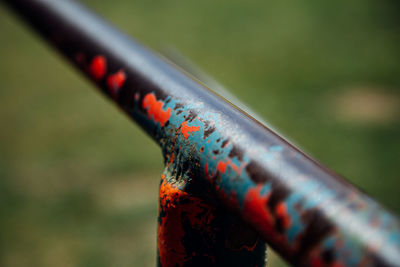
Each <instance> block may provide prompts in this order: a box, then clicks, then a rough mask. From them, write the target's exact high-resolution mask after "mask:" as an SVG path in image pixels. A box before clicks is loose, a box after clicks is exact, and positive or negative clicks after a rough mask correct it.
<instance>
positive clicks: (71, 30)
mask: <svg viewBox="0 0 400 267" xmlns="http://www.w3.org/2000/svg"><path fill="white" fill-rule="evenodd" d="M8 2H9V3H10V4H11V5H12V6H14V7H15V8H16V10H17V11H18V12H19V13H20V14H22V15H23V17H24V18H26V19H27V20H28V21H29V23H30V24H31V25H32V26H33V27H34V28H35V29H36V30H38V31H39V32H40V33H41V34H42V35H43V36H44V37H45V38H46V39H47V40H48V41H49V42H50V43H51V44H52V45H53V46H55V47H57V48H58V49H59V50H60V51H61V52H62V54H63V55H65V56H66V57H67V58H68V59H70V60H71V61H72V62H73V63H74V64H75V65H76V66H77V67H78V68H79V69H81V70H82V72H83V73H84V74H85V75H87V76H88V77H89V78H90V79H91V80H92V81H93V82H94V83H95V84H96V85H97V86H98V87H100V88H101V90H102V92H103V93H104V94H105V95H107V96H108V97H110V98H111V99H112V100H114V101H115V102H116V103H117V104H118V105H119V107H120V108H121V109H122V110H123V111H124V112H125V113H126V114H128V116H130V117H132V118H133V119H134V120H135V121H136V122H137V123H139V124H140V125H141V126H142V127H143V129H144V130H145V131H147V132H148V133H149V134H150V135H151V136H152V137H153V138H154V140H155V141H156V142H157V143H158V144H159V145H160V146H161V148H162V152H163V155H164V159H165V164H166V168H167V169H170V170H174V171H176V172H179V173H180V174H181V175H180V176H179V177H180V178H179V179H183V180H182V183H183V184H185V183H191V182H192V181H193V180H198V179H202V180H204V181H205V182H206V183H208V184H209V185H210V186H211V187H212V188H213V190H214V192H215V194H216V195H217V196H218V199H219V200H221V201H222V203H223V204H224V205H225V207H228V208H229V209H230V210H231V211H233V212H235V213H237V214H238V215H240V216H241V218H242V219H243V220H244V221H246V222H247V223H248V224H249V225H251V226H252V227H253V228H254V229H255V230H256V231H257V232H258V233H260V234H261V236H262V237H263V238H264V239H265V240H266V241H267V243H268V244H270V245H271V246H272V247H274V248H275V249H276V250H277V251H278V252H279V253H280V254H281V255H282V256H283V257H284V258H285V259H286V260H288V261H289V262H291V263H292V264H296V265H312V266H395V265H399V263H400V231H399V221H398V219H397V218H396V217H394V216H393V215H392V214H390V213H389V212H387V211H386V210H384V209H383V208H382V207H381V206H380V205H379V204H378V203H376V202H375V201H374V200H372V199H371V198H369V197H368V196H366V195H365V194H363V193H362V192H360V191H359V190H358V189H356V188H355V187H353V186H352V185H351V184H349V183H347V182H346V181H344V180H343V179H342V178H340V177H339V176H338V175H336V174H335V173H333V172H332V171H330V170H328V169H326V168H325V167H323V166H321V165H319V164H318V163H317V162H315V161H314V160H312V159H310V158H309V157H308V156H306V155H304V154H303V153H302V152H301V151H299V150H298V149H296V148H295V147H293V146H292V145H291V144H289V143H288V142H286V141H285V140H284V139H283V138H281V137H280V136H279V135H277V134H276V133H274V132H273V131H272V130H270V129H268V128H267V127H265V126H263V125H261V124H260V123H258V122H257V121H256V120H254V119H252V118H251V117H249V116H248V115H246V114H245V113H244V112H242V111H240V110H239V109H237V108H236V107H234V106H233V105H231V104H229V103H227V102H226V101H224V100H223V99H222V98H220V97H218V96H217V95H215V94H214V93H213V92H211V91H210V90H208V89H207V88H205V87H204V86H203V85H201V84H199V83H198V82H196V81H194V80H193V79H192V78H190V77H188V76H186V75H185V74H183V73H181V72H180V71H178V70H176V69H175V68H174V67H173V66H171V65H170V64H168V63H167V62H165V61H163V60H161V59H160V58H158V57H157V56H156V55H154V54H153V53H151V52H150V51H149V50H147V49H146V48H144V47H142V46H141V45H139V44H138V43H137V42H135V41H133V40H131V39H130V38H129V37H127V36H125V35H123V34H122V33H120V32H118V31H117V30H115V29H114V28H113V27H112V26H110V25H109V24H107V23H105V22H104V21H102V20H101V19H100V18H99V17H97V16H96V15H94V14H93V13H91V12H90V11H88V10H87V9H84V8H82V6H80V5H79V4H77V3H76V2H73V1H54V0H53V1H50V0H41V1H39V0H36V1H26V0H25V1H21V0H14V1H8Z"/></svg>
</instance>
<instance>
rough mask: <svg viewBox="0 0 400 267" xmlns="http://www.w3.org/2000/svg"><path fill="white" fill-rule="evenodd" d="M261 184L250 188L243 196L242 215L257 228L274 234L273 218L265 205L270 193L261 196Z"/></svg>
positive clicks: (268, 233)
mask: <svg viewBox="0 0 400 267" xmlns="http://www.w3.org/2000/svg"><path fill="white" fill-rule="evenodd" d="M261 190H262V185H257V187H254V188H250V189H249V190H248V191H247V193H246V196H245V199H244V205H243V212H244V217H245V218H248V219H249V220H250V221H252V222H253V223H254V224H255V225H256V226H257V228H258V229H263V232H267V235H271V237H272V235H273V234H274V232H275V231H274V229H273V225H274V219H273V215H272V214H271V213H270V211H269V210H268V207H267V203H268V200H269V197H270V195H271V194H270V193H268V194H267V195H265V196H263V195H261Z"/></svg>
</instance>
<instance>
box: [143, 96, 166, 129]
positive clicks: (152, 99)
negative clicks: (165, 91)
mask: <svg viewBox="0 0 400 267" xmlns="http://www.w3.org/2000/svg"><path fill="white" fill-rule="evenodd" d="M163 105H164V103H163V102H162V101H161V100H160V101H157V99H156V96H155V95H154V93H149V94H147V95H146V96H145V97H144V99H143V103H142V107H143V108H144V109H147V114H148V116H149V118H153V120H154V121H156V122H159V123H160V125H161V126H164V124H165V123H166V122H167V121H168V120H169V117H170V116H171V108H168V109H167V110H166V111H164V110H163V109H162V106H163Z"/></svg>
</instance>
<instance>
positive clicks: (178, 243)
mask: <svg viewBox="0 0 400 267" xmlns="http://www.w3.org/2000/svg"><path fill="white" fill-rule="evenodd" d="M186 178H187V177H186ZM186 178H185V177H179V176H176V175H173V174H171V172H170V171H169V170H168V169H166V171H165V172H164V173H163V174H162V176H161V183H160V199H159V218H158V246H157V249H158V251H157V252H158V257H157V258H158V259H157V260H158V265H159V266H163V267H168V266H264V265H265V263H266V245H265V242H264V240H263V239H262V238H261V236H260V235H259V234H258V233H257V232H255V231H254V230H253V229H252V228H251V227H249V226H248V225H247V224H246V223H244V222H243V221H242V220H241V219H240V218H239V217H237V216H236V215H234V214H232V213H231V212H229V211H227V210H226V209H225V208H224V207H223V206H222V204H221V203H220V202H219V201H218V199H217V198H216V196H215V194H213V193H212V190H211V188H210V187H209V186H207V184H200V183H197V182H192V181H191V180H187V179H186Z"/></svg>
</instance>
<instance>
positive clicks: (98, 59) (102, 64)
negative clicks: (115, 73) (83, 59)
mask: <svg viewBox="0 0 400 267" xmlns="http://www.w3.org/2000/svg"><path fill="white" fill-rule="evenodd" d="M106 69H107V62H106V58H105V57H104V56H95V57H94V58H93V59H92V62H91V63H90V66H89V72H90V74H91V75H92V77H93V78H95V79H96V80H100V79H102V78H103V77H104V75H105V74H106Z"/></svg>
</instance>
